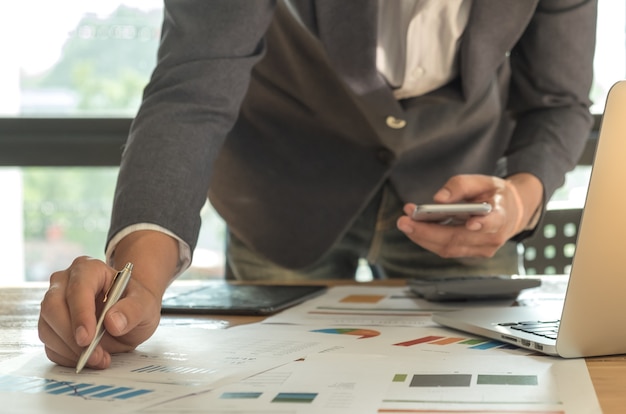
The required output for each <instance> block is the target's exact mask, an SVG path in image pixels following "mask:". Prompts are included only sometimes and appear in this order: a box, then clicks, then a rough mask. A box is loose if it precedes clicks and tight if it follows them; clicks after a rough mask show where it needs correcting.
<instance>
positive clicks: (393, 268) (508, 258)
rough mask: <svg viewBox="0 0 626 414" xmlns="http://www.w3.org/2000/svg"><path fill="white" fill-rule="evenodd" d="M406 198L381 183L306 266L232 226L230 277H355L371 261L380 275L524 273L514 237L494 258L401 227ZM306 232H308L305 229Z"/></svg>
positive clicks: (375, 275)
mask: <svg viewBox="0 0 626 414" xmlns="http://www.w3.org/2000/svg"><path fill="white" fill-rule="evenodd" d="M403 205H404V203H403V201H402V200H400V198H399V197H398V195H397V194H396V192H395V190H394V189H393V186H392V185H391V184H389V183H388V184H385V185H383V186H382V188H381V189H380V191H379V192H378V193H377V194H376V196H375V197H374V198H373V199H372V200H371V201H370V202H369V203H368V205H367V206H366V207H365V209H364V210H363V211H362V213H361V214H359V215H358V217H357V218H356V219H355V221H354V222H353V224H352V225H351V226H350V228H349V229H348V230H347V232H346V233H345V234H344V235H343V236H342V237H341V238H340V239H339V240H338V241H337V242H335V243H334V245H333V246H332V247H331V248H330V249H329V250H328V252H326V253H325V254H324V255H323V256H322V257H321V258H320V259H319V260H318V261H317V262H315V263H313V264H312V265H310V266H308V267H306V268H302V269H288V268H285V267H282V266H278V265H276V264H275V263H273V262H271V261H269V260H268V259H266V258H264V257H263V256H261V255H260V254H258V253H256V252H255V251H252V250H251V249H250V248H249V247H248V246H246V244H245V243H243V242H242V241H241V240H240V239H239V238H238V237H237V236H236V235H234V234H233V233H231V232H228V240H227V243H226V260H227V265H226V267H227V270H226V278H227V279H230V280H241V281H270V280H271V281H286V282H288V281H305V280H323V279H355V278H356V274H357V270H358V269H360V267H359V265H362V264H363V263H365V262H366V263H367V265H368V266H369V268H370V270H371V274H372V276H373V278H375V279H387V278H432V277H439V276H481V275H511V274H519V273H520V272H521V269H522V254H521V249H520V248H519V246H518V243H517V242H513V241H509V242H507V243H505V245H503V246H502V247H501V248H500V249H499V250H498V251H497V252H496V254H495V255H494V256H493V257H490V258H454V259H450V258H442V257H440V256H438V255H436V254H434V253H432V252H430V251H428V250H426V249H424V248H422V247H420V246H419V245H417V244H415V243H413V242H412V241H411V240H410V239H409V238H408V237H406V235H405V234H404V233H402V232H401V231H400V230H398V229H397V228H396V221H397V219H398V218H399V217H400V215H402V214H404V213H403V211H402V207H403ZM302 237H306V234H303V235H302Z"/></svg>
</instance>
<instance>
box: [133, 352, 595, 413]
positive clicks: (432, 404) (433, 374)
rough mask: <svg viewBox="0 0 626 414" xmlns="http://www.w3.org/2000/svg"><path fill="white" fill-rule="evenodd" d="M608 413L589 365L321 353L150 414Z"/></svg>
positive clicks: (533, 359) (527, 359) (491, 358)
mask: <svg viewBox="0 0 626 414" xmlns="http://www.w3.org/2000/svg"><path fill="white" fill-rule="evenodd" d="M425 412H442V413H443V412H445V413H477V412H497V413H518V414H519V413H522V412H523V413H533V412H536V413H568V412H571V413H581V412H584V413H600V412H601V410H600V407H599V404H598V402H597V399H596V397H595V393H594V392H593V387H592V386H591V382H590V381H589V378H588V376H587V375H586V366H585V362H584V361H583V360H564V359H557V358H551V357H544V356H536V357H525V358H517V357H516V358H510V357H508V356H506V355H502V356H493V355H491V356H481V357H476V358H467V357H464V356H450V355H426V354H422V355H417V356H414V357H394V356H391V357H386V356H379V357H372V356H370V357H368V358H363V356H359V355H338V354H334V353H322V354H315V355H311V356H310V357H307V358H306V359H304V360H302V361H296V362H292V363H289V364H286V365H284V366H281V367H279V368H276V369H273V370H270V371H267V372H263V373H260V374H258V375H255V376H253V377H250V378H246V379H244V380H242V381H239V382H237V383H233V384H229V385H225V386H223V387H218V388H216V389H213V390H211V391H210V392H207V393H204V394H201V395H195V396H191V397H188V398H185V399H182V400H179V401H176V402H175V403H165V404H163V405H160V406H158V407H157V406H154V407H150V408H148V409H145V410H143V411H142V413H146V414H147V413H150V414H165V413H168V414H175V413H180V414H183V413H184V414H195V413H198V414H199V413H209V414H210V413H215V414H218V413H219V414H223V413H246V414H255V413H258V414H264V413H293V414H320V413H324V414H352V413H354V414H368V413H371V414H378V413H425Z"/></svg>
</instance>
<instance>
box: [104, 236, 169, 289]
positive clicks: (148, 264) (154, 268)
mask: <svg viewBox="0 0 626 414" xmlns="http://www.w3.org/2000/svg"><path fill="white" fill-rule="evenodd" d="M128 262H131V263H133V278H134V279H135V280H136V281H138V282H140V283H141V284H142V285H143V286H144V287H145V288H146V289H148V290H149V291H150V292H151V293H152V294H153V295H154V296H155V297H156V298H161V297H162V296H163V293H164V292H165V289H167V287H168V286H169V284H170V283H171V282H172V280H174V278H175V276H176V274H177V271H178V268H179V267H180V263H179V254H178V241H177V240H176V239H174V238H172V237H170V236H168V235H167V234H164V233H161V232H157V231H151V230H140V231H136V232H133V233H131V234H129V235H127V236H126V237H124V238H123V239H121V240H120V242H119V243H118V244H117V246H116V248H115V251H114V252H113V254H112V256H111V265H112V266H113V267H114V268H116V269H121V268H122V267H124V265H125V264H126V263H128Z"/></svg>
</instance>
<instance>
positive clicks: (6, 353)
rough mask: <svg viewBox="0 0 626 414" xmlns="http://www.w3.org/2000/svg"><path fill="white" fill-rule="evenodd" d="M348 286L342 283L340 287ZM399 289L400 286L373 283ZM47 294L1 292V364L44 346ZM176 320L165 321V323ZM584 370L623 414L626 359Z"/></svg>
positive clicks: (593, 363)
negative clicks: (42, 312) (41, 326)
mask: <svg viewBox="0 0 626 414" xmlns="http://www.w3.org/2000/svg"><path fill="white" fill-rule="evenodd" d="M344 283H345V284H348V283H349V282H341V284H344ZM374 283H376V284H385V285H389V284H391V285H398V284H400V283H403V282H399V281H395V282H382V283H381V282H374ZM45 290H46V286H45V285H43V284H34V285H32V286H27V287H7V288H0V361H4V360H7V359H9V358H12V357H16V356H18V355H21V354H23V353H25V352H27V351H31V350H33V349H41V352H43V346H42V344H41V342H40V341H39V338H38V336H37V320H38V318H39V303H40V302H41V299H42V297H43V294H44V292H45ZM170 318H176V317H175V316H167V317H164V318H163V319H164V322H165V323H166V322H167V320H168V319H170ZM210 319H211V320H212V321H215V324H216V327H219V328H227V327H229V326H234V325H239V324H245V323H252V322H257V321H259V320H261V318H260V317H242V316H238V317H218V316H216V317H213V318H210ZM587 367H588V369H589V374H590V375H591V380H592V381H593V384H594V387H595V389H596V393H597V395H598V399H599V401H600V405H601V406H602V409H603V411H604V412H605V413H607V414H609V413H620V414H621V413H623V412H624V409H625V408H624V407H626V355H621V356H613V357H596V358H587Z"/></svg>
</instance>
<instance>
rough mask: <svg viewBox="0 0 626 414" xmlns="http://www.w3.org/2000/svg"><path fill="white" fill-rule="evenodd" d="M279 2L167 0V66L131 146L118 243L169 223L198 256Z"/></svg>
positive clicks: (117, 214) (119, 198) (150, 92)
mask: <svg viewBox="0 0 626 414" xmlns="http://www.w3.org/2000/svg"><path fill="white" fill-rule="evenodd" d="M273 9H274V2H272V1H261V0H254V1H249V0H211V1H204V0H203V1H198V0H166V1H165V4H164V20H163V31H162V35H161V44H160V47H159V51H158V61H157V66H156V68H155V70H154V72H153V74H152V77H151V80H150V82H149V84H148V85H147V87H146V88H145V90H144V96H143V101H142V104H141V107H140V109H139V112H138V114H137V116H136V118H135V120H134V122H133V124H132V127H131V130H130V134H129V138H128V141H127V144H126V146H125V148H124V151H123V155H122V161H121V166H120V172H119V176H118V182H117V187H116V191H115V197H114V203H113V213H112V218H111V227H110V230H109V236H108V240H111V238H112V237H113V236H114V235H115V234H116V233H117V232H118V231H120V230H121V229H123V228H125V227H127V226H129V225H132V224H135V223H151V224H156V225H159V226H162V227H164V228H166V229H168V230H170V231H172V232H173V233H174V234H176V235H177V236H179V237H180V238H181V239H183V240H184V241H185V242H186V243H188V244H189V246H190V248H191V250H192V251H193V248H194V247H195V244H196V241H197V236H198V231H199V228H200V215H199V212H200V209H201V208H202V206H203V204H204V202H205V201H206V196H207V191H208V187H209V179H210V175H211V167H212V164H213V160H214V159H215V158H216V156H217V154H218V153H219V150H220V148H221V146H222V143H223V141H224V138H225V137H226V135H227V133H228V132H229V131H230V129H231V128H232V126H233V124H234V122H235V120H236V118H237V115H238V112H239V108H240V106H241V102H242V100H243V98H244V96H245V93H246V91H247V88H248V84H249V79H250V72H251V69H252V67H253V65H254V64H255V63H256V62H257V61H258V60H259V59H260V58H261V57H262V55H263V53H264V42H263V36H264V33H265V31H266V30H267V27H268V25H269V22H270V20H271V17H272V13H273Z"/></svg>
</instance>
